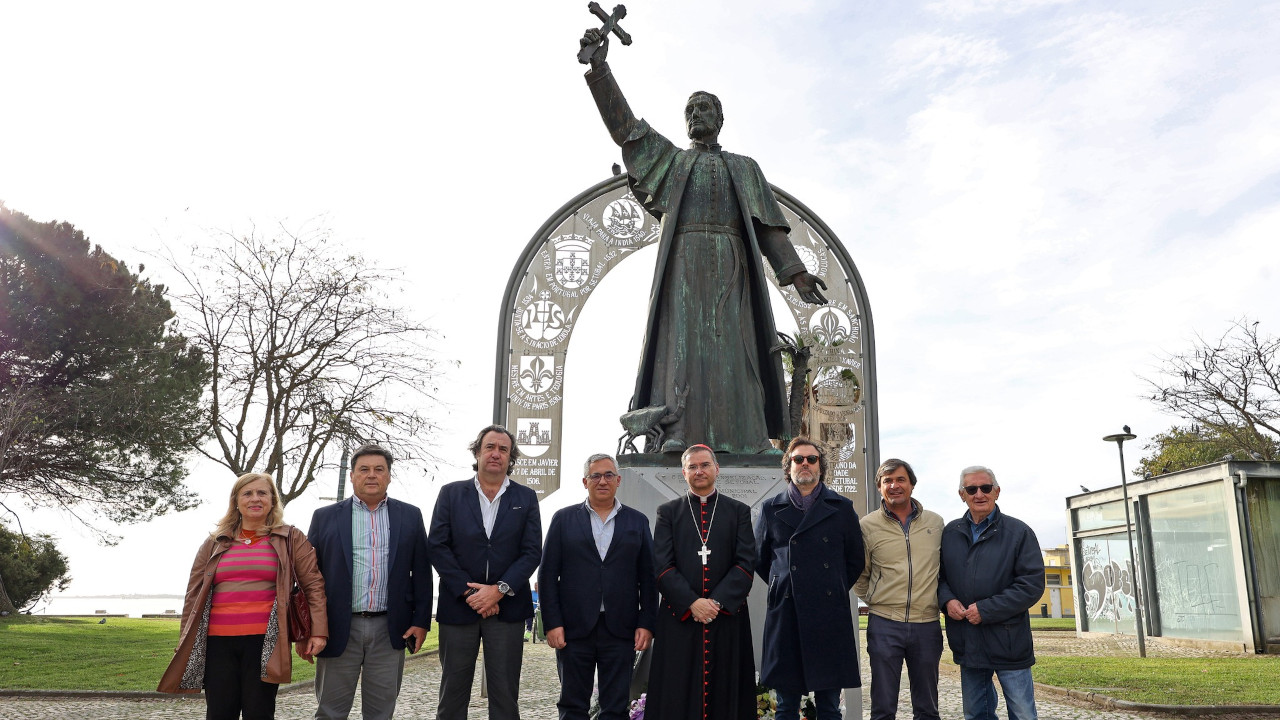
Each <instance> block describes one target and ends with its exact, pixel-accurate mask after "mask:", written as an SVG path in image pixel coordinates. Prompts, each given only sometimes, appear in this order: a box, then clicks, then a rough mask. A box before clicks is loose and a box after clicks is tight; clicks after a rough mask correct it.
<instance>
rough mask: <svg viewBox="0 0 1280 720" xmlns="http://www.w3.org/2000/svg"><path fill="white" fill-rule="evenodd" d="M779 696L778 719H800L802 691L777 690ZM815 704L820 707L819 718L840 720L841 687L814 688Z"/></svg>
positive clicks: (775, 716) (819, 719)
mask: <svg viewBox="0 0 1280 720" xmlns="http://www.w3.org/2000/svg"><path fill="white" fill-rule="evenodd" d="M774 694H775V695H777V696H778V709H777V711H776V712H775V713H774V718H776V720H800V698H801V694H800V693H784V692H782V691H781V690H775V691H774ZM813 704H814V705H815V706H816V707H817V709H818V720H840V689H839V688H836V689H835V690H814V691H813Z"/></svg>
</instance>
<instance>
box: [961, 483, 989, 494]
mask: <svg viewBox="0 0 1280 720" xmlns="http://www.w3.org/2000/svg"><path fill="white" fill-rule="evenodd" d="M995 488H996V486H995V485H992V484H991V483H987V484H986V485H965V486H964V491H965V492H966V493H968V494H969V495H977V494H978V491H979V490H981V491H982V494H983V495H990V494H991V491H992V490H994V489H995Z"/></svg>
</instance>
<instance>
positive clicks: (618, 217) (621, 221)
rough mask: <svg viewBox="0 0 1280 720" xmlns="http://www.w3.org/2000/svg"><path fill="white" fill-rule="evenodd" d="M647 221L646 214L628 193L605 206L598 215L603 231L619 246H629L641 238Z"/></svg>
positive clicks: (647, 216)
mask: <svg viewBox="0 0 1280 720" xmlns="http://www.w3.org/2000/svg"><path fill="white" fill-rule="evenodd" d="M648 219H649V215H648V213H646V212H645V211H644V208H642V207H640V203H638V202H636V199H635V198H634V197H632V196H631V194H630V193H627V194H626V195H624V196H622V197H620V198H618V199H617V200H614V201H613V202H611V203H609V204H608V205H606V206H605V208H604V212H603V213H601V214H600V222H601V224H603V225H604V231H605V232H607V233H609V235H610V236H611V237H613V238H614V239H615V240H617V241H618V244H619V245H629V244H631V243H633V242H636V241H637V240H639V239H640V238H641V237H643V236H644V235H645V226H646V225H647V224H648Z"/></svg>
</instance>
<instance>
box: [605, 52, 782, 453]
mask: <svg viewBox="0 0 1280 720" xmlns="http://www.w3.org/2000/svg"><path fill="white" fill-rule="evenodd" d="M587 82H588V84H589V85H590V87H591V91H592V94H593V96H594V97H595V99H596V103H597V106H598V107H599V108H600V113H601V116H602V117H603V118H604V120H605V124H606V125H607V126H609V130H610V132H611V133H612V134H613V137H614V139H615V141H618V142H619V144H620V145H621V147H622V158H623V162H624V163H625V164H626V167H627V174H628V178H627V179H628V183H629V185H630V186H631V191H632V193H633V194H634V195H635V197H636V199H637V200H639V201H640V203H641V204H642V205H643V206H644V207H645V209H646V210H648V211H649V212H650V213H651V214H652V215H653V216H654V217H657V218H659V220H661V223H662V230H661V236H660V239H659V241H658V261H657V267H656V269H655V271H654V278H653V287H652V289H651V291H650V295H649V314H648V318H647V321H646V323H645V336H644V346H643V350H642V354H641V359H640V368H639V372H638V373H637V376H636V389H635V394H634V395H633V396H632V399H631V406H630V408H629V409H631V410H638V409H641V408H645V407H656V406H662V405H665V406H666V407H667V408H668V409H672V410H674V409H675V408H678V407H681V406H683V410H682V411H680V413H679V417H678V419H676V421H675V422H674V423H673V424H671V425H670V426H669V427H667V428H666V435H667V437H668V438H670V441H674V442H672V443H671V446H669V447H668V448H667V449H681V450H682V449H683V448H684V447H686V446H688V445H691V444H695V443H703V444H706V445H709V446H710V447H712V448H714V449H715V450H717V451H724V452H734V453H759V452H768V451H770V450H771V449H772V446H771V445H770V444H769V438H781V437H783V436H784V435H785V434H786V433H787V430H788V428H787V412H786V398H785V388H786V385H785V383H784V382H783V375H782V361H781V358H780V356H779V354H778V352H777V351H775V350H774V349H773V348H774V347H775V346H776V345H777V343H778V337H777V330H776V327H775V325H774V321H773V310H772V308H771V307H770V303H769V284H768V282H767V281H766V280H765V275H764V267H763V264H762V263H761V261H760V256H761V255H762V254H763V255H764V256H765V257H766V258H767V259H768V260H769V264H770V265H771V266H772V268H773V270H774V272H775V273H776V275H777V277H778V278H780V279H782V281H783V282H784V284H785V283H789V282H790V281H791V278H792V277H793V276H794V275H795V274H796V273H798V272H801V271H803V270H804V269H805V267H804V264H803V262H801V260H800V257H799V256H798V255H797V253H796V250H795V248H794V247H793V246H792V245H791V242H790V241H789V240H788V239H787V235H786V233H787V232H788V231H789V230H790V228H789V226H788V224H787V221H786V218H785V217H784V216H783V214H782V208H781V207H780V206H779V205H778V201H777V198H775V197H774V194H773V190H772V189H771V188H770V187H769V183H768V182H767V181H766V180H765V178H764V174H763V173H762V172H761V171H760V166H759V165H757V164H756V162H755V161H754V160H752V159H751V158H749V157H746V156H743V155H735V154H732V153H726V152H722V151H721V150H720V149H719V146H718V145H714V146H706V145H703V144H700V143H697V142H695V143H694V144H693V147H691V148H690V149H680V148H677V147H676V146H675V145H674V144H673V143H672V142H671V141H670V140H667V139H666V138H665V137H663V136H662V135H660V134H659V133H657V132H655V131H654V130H653V129H652V128H650V127H649V124H648V123H647V122H645V121H644V120H638V119H635V118H634V116H632V115H631V112H630V109H629V108H628V107H627V106H626V101H625V100H624V99H622V94H621V91H620V90H619V89H618V87H617V84H616V82H615V81H614V80H613V75H612V73H610V72H609V70H608V67H607V66H605V67H603V68H601V69H600V70H599V71H595V70H593V71H591V72H589V73H587ZM676 445H678V446H679V447H678V448H677V447H675V446H676ZM646 450H648V451H654V450H657V448H646Z"/></svg>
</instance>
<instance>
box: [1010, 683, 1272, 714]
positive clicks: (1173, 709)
mask: <svg viewBox="0 0 1280 720" xmlns="http://www.w3.org/2000/svg"><path fill="white" fill-rule="evenodd" d="M1035 686H1036V692H1040V693H1047V694H1049V695H1057V696H1059V697H1068V698H1071V699H1073V700H1081V701H1084V702H1087V703H1091V704H1093V705H1097V706H1099V707H1103V708H1106V709H1108V710H1128V711H1130V712H1158V713H1168V714H1170V715H1225V714H1228V713H1253V714H1255V715H1280V705H1155V704H1152V703H1140V702H1131V701H1129V700H1117V699H1115V698H1113V697H1111V696H1109V695H1103V694H1102V693H1095V692H1087V691H1085V690H1073V689H1069V688H1060V687H1057V686H1054V685H1045V684H1044V683H1035Z"/></svg>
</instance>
